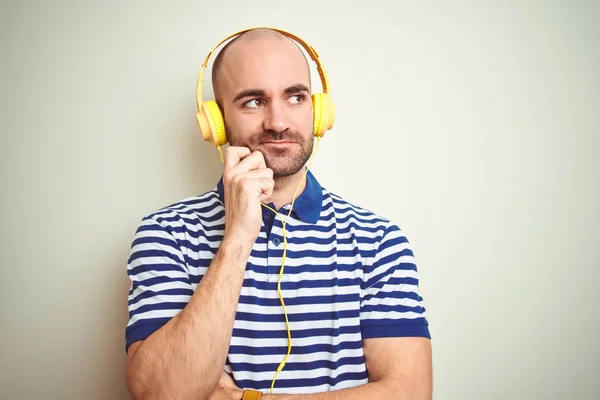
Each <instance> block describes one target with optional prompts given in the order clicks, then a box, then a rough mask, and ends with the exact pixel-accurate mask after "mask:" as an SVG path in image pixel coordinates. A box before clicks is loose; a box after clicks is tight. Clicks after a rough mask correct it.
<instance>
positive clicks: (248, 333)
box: [233, 326, 360, 339]
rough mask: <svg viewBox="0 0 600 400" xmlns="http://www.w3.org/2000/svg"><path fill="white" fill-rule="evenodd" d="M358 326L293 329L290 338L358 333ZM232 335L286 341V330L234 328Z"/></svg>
mask: <svg viewBox="0 0 600 400" xmlns="http://www.w3.org/2000/svg"><path fill="white" fill-rule="evenodd" d="M359 332H360V327H358V326H340V327H339V328H337V329H336V328H313V329H293V330H292V338H296V339H300V338H307V337H316V336H330V337H335V336H339V335H343V334H349V333H359ZM233 335H234V336H239V337H244V338H248V339H283V338H285V339H287V330H286V329H281V330H261V331H254V330H250V329H241V328H234V329H233Z"/></svg>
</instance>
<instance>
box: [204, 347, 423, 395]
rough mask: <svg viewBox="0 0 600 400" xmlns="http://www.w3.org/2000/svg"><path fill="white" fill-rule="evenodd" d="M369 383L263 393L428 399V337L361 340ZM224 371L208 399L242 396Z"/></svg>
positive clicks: (241, 392) (240, 390)
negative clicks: (312, 391) (315, 390)
mask: <svg viewBox="0 0 600 400" xmlns="http://www.w3.org/2000/svg"><path fill="white" fill-rule="evenodd" d="M363 349H364V354H365V362H366V365H367V371H368V374H369V383H367V384H366V385H361V386H357V387H354V388H350V389H343V390H336V391H332V392H326V393H315V394H302V395H288V394H282V395H265V396H263V399H264V400H354V399H361V400H364V399H377V400H386V399H394V400H405V399H406V400H408V399H410V400H430V399H431V398H432V361H431V341H430V340H429V339H427V338H415V337H407V338H374V339H365V340H364V341H363ZM242 395H243V390H242V389H240V388H237V387H236V386H235V384H234V383H233V380H232V379H231V377H229V375H227V373H225V372H223V376H222V377H221V380H220V381H219V385H218V386H217V388H216V389H215V391H214V392H213V395H212V396H211V397H210V400H218V399H231V400H234V399H235V400H237V399H241V398H242Z"/></svg>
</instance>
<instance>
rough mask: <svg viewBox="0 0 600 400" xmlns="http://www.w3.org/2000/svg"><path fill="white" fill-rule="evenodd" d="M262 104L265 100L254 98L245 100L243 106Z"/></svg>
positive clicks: (256, 106) (250, 106)
mask: <svg viewBox="0 0 600 400" xmlns="http://www.w3.org/2000/svg"><path fill="white" fill-rule="evenodd" d="M262 105H264V104H263V101H262V100H261V99H252V100H249V101H247V102H245V103H244V104H243V107H245V108H259V107H260V106H262Z"/></svg>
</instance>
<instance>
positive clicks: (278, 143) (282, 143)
mask: <svg viewBox="0 0 600 400" xmlns="http://www.w3.org/2000/svg"><path fill="white" fill-rule="evenodd" d="M261 144H263V145H267V146H274V147H284V146H290V145H292V144H294V142H290V141H287V140H269V141H266V142H262V143H261Z"/></svg>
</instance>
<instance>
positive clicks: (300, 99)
mask: <svg viewBox="0 0 600 400" xmlns="http://www.w3.org/2000/svg"><path fill="white" fill-rule="evenodd" d="M305 98H306V96H305V95H303V94H295V95H293V96H290V97H289V100H288V101H289V102H290V103H292V104H300V103H302V102H303V101H304V99H305Z"/></svg>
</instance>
